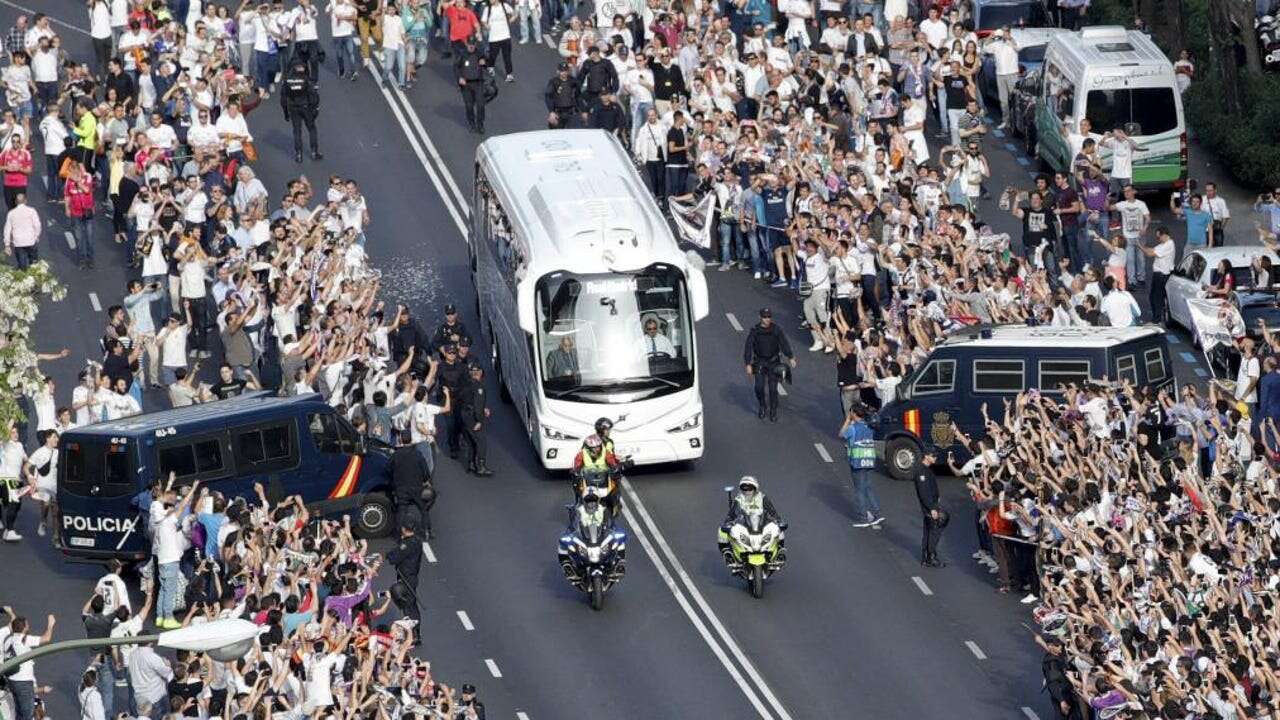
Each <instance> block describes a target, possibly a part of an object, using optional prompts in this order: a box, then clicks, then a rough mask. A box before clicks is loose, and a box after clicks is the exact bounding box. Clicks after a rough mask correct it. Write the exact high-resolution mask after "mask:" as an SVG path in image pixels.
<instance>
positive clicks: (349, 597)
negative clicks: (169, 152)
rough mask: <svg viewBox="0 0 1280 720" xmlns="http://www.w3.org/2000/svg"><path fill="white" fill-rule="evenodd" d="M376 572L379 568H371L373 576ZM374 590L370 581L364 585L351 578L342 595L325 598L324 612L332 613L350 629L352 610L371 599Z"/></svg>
mask: <svg viewBox="0 0 1280 720" xmlns="http://www.w3.org/2000/svg"><path fill="white" fill-rule="evenodd" d="M376 572H377V566H376V565H375V566H374V567H372V568H370V571H369V574H370V575H373V574H375V573H376ZM357 588H358V589H357ZM372 588H373V583H372V582H371V581H369V580H365V581H364V583H363V584H360V582H359V581H358V580H356V579H355V578H353V577H349V578H347V579H346V580H345V581H344V582H343V585H342V590H343V592H342V594H341V595H330V596H329V597H327V598H325V601H324V610H325V612H326V613H327V612H331V611H332V612H333V613H334V614H335V615H337V616H338V620H340V621H341V622H342V624H343V625H344V626H346V627H348V628H350V627H351V624H352V617H351V613H352V610H353V609H354V608H355V606H357V605H359V604H360V603H362V602H364V601H365V600H368V599H369V593H370V591H371V590H372Z"/></svg>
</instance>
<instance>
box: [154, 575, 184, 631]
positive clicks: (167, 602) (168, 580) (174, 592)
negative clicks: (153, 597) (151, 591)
mask: <svg viewBox="0 0 1280 720" xmlns="http://www.w3.org/2000/svg"><path fill="white" fill-rule="evenodd" d="M179 572H180V570H179V563H176V562H171V563H161V565H160V598H159V606H158V607H157V609H156V615H157V617H159V618H161V619H164V620H172V619H173V607H174V605H176V604H177V601H178V573H179Z"/></svg>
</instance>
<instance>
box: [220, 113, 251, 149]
mask: <svg viewBox="0 0 1280 720" xmlns="http://www.w3.org/2000/svg"><path fill="white" fill-rule="evenodd" d="M215 127H216V128H217V129H218V134H219V135H221V134H222V133H227V134H230V135H243V136H245V137H247V138H249V139H251V140H252V139H253V133H251V132H249V125H248V123H246V122H245V120H244V113H239V114H238V115H236V116H235V117H231V113H226V112H224V113H222V114H221V115H219V116H218V122H217V124H216V125H215ZM242 149H244V144H243V143H242V142H241V141H240V140H228V141H227V152H229V153H233V152H238V151H240V150H242Z"/></svg>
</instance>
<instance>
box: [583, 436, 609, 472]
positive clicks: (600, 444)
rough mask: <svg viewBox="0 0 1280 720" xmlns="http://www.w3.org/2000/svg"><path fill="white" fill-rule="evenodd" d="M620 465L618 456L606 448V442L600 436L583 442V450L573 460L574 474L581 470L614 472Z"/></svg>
mask: <svg viewBox="0 0 1280 720" xmlns="http://www.w3.org/2000/svg"><path fill="white" fill-rule="evenodd" d="M619 465H620V463H619V462H618V458H617V456H616V455H614V454H613V450H612V449H608V448H606V447H605V446H604V441H603V440H601V439H600V436H599V435H588V436H587V439H586V440H584V441H583V442H582V449H581V450H579V451H578V454H577V455H576V456H575V457H574V458H573V470H574V472H578V471H581V470H597V471H606V470H613V469H616V468H617V467H618V466H619Z"/></svg>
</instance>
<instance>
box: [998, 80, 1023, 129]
mask: <svg viewBox="0 0 1280 720" xmlns="http://www.w3.org/2000/svg"><path fill="white" fill-rule="evenodd" d="M1017 84H1018V75H1017V73H1012V74H1008V75H996V94H997V95H998V96H999V97H1000V122H1001V123H1003V124H1008V123H1009V96H1010V95H1011V94H1013V86H1014V85H1017Z"/></svg>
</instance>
